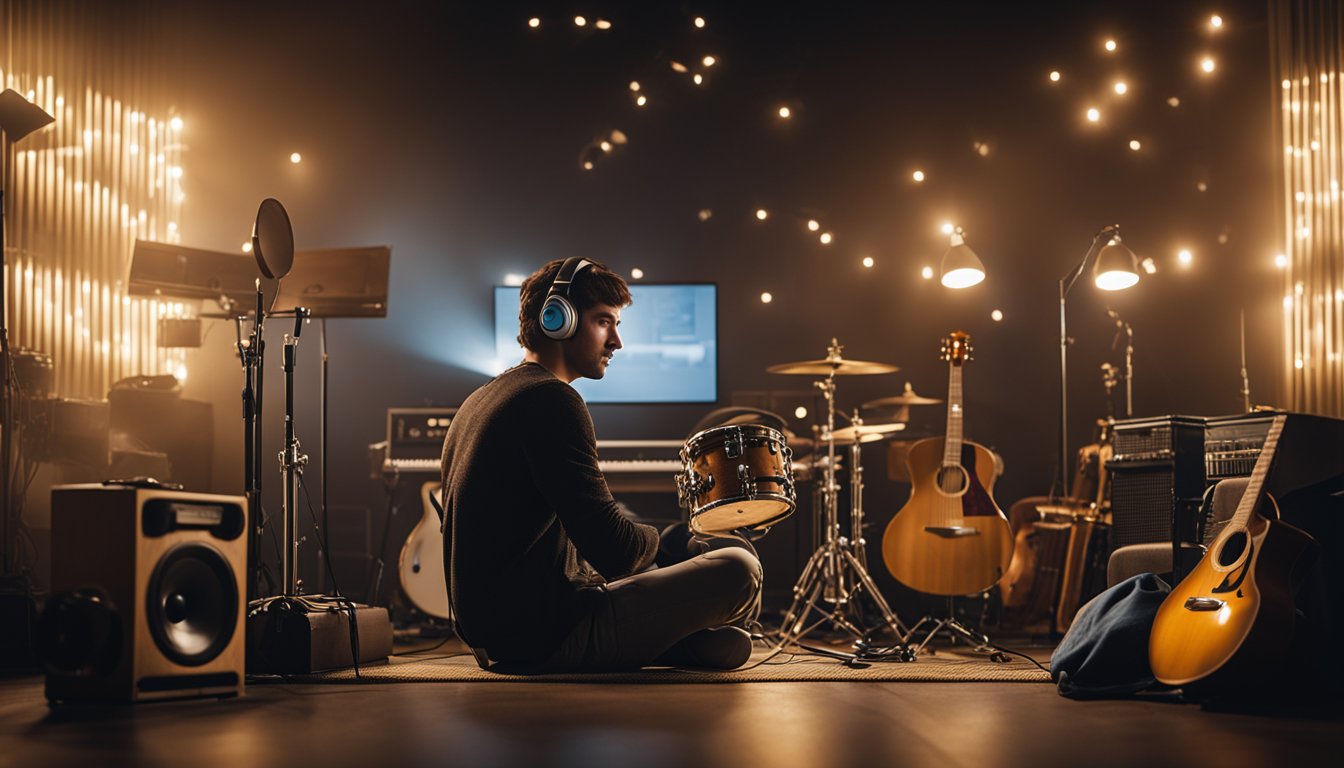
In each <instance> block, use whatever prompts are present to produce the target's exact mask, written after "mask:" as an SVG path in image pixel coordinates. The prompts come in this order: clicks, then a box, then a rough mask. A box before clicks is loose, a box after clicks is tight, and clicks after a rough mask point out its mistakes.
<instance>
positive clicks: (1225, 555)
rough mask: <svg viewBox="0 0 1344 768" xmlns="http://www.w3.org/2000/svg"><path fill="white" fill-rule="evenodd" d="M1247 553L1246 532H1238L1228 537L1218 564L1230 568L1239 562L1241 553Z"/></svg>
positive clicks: (1220, 552) (1221, 550)
mask: <svg viewBox="0 0 1344 768" xmlns="http://www.w3.org/2000/svg"><path fill="white" fill-rule="evenodd" d="M1244 551H1246V532H1245V531H1238V532H1236V533H1234V534H1232V535H1231V536H1229V537H1227V541H1226V542H1224V543H1223V548H1222V549H1220V550H1219V551H1218V564H1219V565H1221V566H1223V567H1224V568H1228V567H1230V566H1231V565H1233V564H1234V563H1236V562H1237V558H1239V557H1241V553H1242V552H1244Z"/></svg>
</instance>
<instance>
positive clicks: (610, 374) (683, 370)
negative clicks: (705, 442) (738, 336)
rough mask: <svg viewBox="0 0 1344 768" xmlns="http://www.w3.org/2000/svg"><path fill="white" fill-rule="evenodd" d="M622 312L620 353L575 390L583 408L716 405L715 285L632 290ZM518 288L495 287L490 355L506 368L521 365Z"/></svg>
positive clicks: (662, 285) (638, 286) (640, 286)
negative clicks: (602, 372)
mask: <svg viewBox="0 0 1344 768" xmlns="http://www.w3.org/2000/svg"><path fill="white" fill-rule="evenodd" d="M630 295H631V297H632V298H633V299H634V302H633V303H632V304H631V305H630V306H629V307H626V308H625V309H623V310H621V325H620V333H621V342H622V343H623V344H624V347H623V348H622V349H621V351H619V352H617V353H616V355H615V357H614V358H613V359H612V362H611V366H610V367H609V368H608V369H607V375H606V376H605V377H603V378H602V379H599V380H593V379H578V380H576V381H575V382H574V388H575V389H577V390H578V391H579V394H581V395H583V398H584V400H586V401H587V402H589V403H713V402H716V401H717V400H718V396H719V395H718V389H719V388H718V384H719V344H718V300H717V286H716V285H714V284H713V283H636V284H633V285H631V286H630ZM518 301H519V288H518V287H517V286H503V285H501V286H495V350H496V354H497V355H498V357H499V359H500V360H503V361H507V362H506V364H507V365H512V364H513V363H515V362H517V361H519V360H521V359H522V350H521V349H520V348H519V345H518V338H517V337H518Z"/></svg>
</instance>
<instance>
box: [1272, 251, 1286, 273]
mask: <svg viewBox="0 0 1344 768" xmlns="http://www.w3.org/2000/svg"><path fill="white" fill-rule="evenodd" d="M1274 267H1275V268H1276V269H1287V267H1288V257H1287V256H1285V255H1283V254H1282V253H1280V254H1276V255H1275V256H1274Z"/></svg>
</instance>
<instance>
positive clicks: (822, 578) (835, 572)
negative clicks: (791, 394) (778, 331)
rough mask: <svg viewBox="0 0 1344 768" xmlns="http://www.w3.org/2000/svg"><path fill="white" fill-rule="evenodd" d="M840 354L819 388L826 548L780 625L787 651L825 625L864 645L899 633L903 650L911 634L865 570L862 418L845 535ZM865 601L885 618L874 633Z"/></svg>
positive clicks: (835, 347)
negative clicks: (838, 456) (838, 417)
mask: <svg viewBox="0 0 1344 768" xmlns="http://www.w3.org/2000/svg"><path fill="white" fill-rule="evenodd" d="M840 349H841V348H840V346H839V344H837V343H836V342H835V341H834V340H832V343H831V346H830V348H829V349H828V353H829V357H828V359H834V360H835V361H837V364H836V366H835V368H833V369H832V370H831V371H830V372H829V373H828V374H827V375H826V378H824V379H822V380H820V381H815V382H813V385H814V386H815V387H817V389H819V390H821V393H822V396H823V397H824V398H825V399H826V428H825V430H824V431H823V434H822V439H823V440H825V442H826V458H827V460H826V466H825V471H824V473H823V476H822V483H823V486H822V493H821V500H822V505H821V513H822V529H823V532H822V543H821V546H820V547H818V548H817V550H816V551H815V552H813V553H812V556H811V557H810V558H808V561H807V564H806V565H805V566H804V567H803V572H802V574H801V575H800V576H799V578H798V582H797V583H796V584H795V585H794V588H793V603H792V604H791V605H790V606H789V610H788V612H787V613H785V614H784V621H783V623H782V624H781V625H780V630H779V632H780V637H779V639H780V643H781V646H783V645H787V644H790V643H795V642H797V641H798V640H800V639H802V638H803V637H804V636H805V635H807V634H808V633H809V632H811V631H813V630H814V629H816V628H818V627H820V626H822V625H825V624H830V625H831V626H833V627H835V628H838V629H840V630H843V631H844V632H846V633H848V634H850V635H852V636H854V637H855V638H856V639H857V640H859V641H860V642H861V643H866V642H867V641H868V640H869V639H870V638H871V636H872V635H873V634H874V633H875V632H878V631H881V630H883V629H891V630H892V631H893V632H895V633H896V637H897V638H898V639H899V640H900V643H901V644H904V642H905V638H906V636H907V634H908V633H907V631H906V630H905V627H904V625H902V624H901V621H900V619H898V618H897V617H896V614H895V613H894V612H892V610H891V607H890V606H889V605H888V604H887V601H886V599H884V598H883V597H882V593H881V592H880V591H879V590H878V588H877V584H876V583H874V581H873V578H872V576H871V575H869V573H868V567H867V565H865V563H866V562H867V555H866V550H865V542H864V538H863V468H862V466H861V465H860V450H861V445H860V439H859V434H860V432H859V430H858V427H861V426H862V422H861V421H860V420H859V418H858V414H857V413H856V414H855V415H854V417H853V419H852V421H853V422H854V424H853V426H854V428H855V429H854V433H855V434H854V440H853V443H852V444H851V446H850V461H851V465H850V470H849V471H850V488H851V494H850V536H849V537H848V538H846V537H844V536H842V535H841V533H840V519H839V518H840V515H839V490H840V486H839V483H837V482H836V476H835V471H836V462H835V442H836V438H835V374H836V369H837V368H838V367H839V364H840V359H841V358H840ZM864 597H866V598H867V599H868V600H869V601H871V603H872V605H873V606H874V607H875V608H876V609H877V611H878V614H879V616H880V618H881V624H880V626H878V627H875V628H872V629H865V628H864V627H863V624H864V623H865V622H864V619H863V615H862V605H861V602H860V599H861V598H864ZM809 622H810V623H809Z"/></svg>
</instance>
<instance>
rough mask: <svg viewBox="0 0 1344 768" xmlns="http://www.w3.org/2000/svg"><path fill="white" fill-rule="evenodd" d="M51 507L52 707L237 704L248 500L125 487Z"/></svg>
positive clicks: (85, 491)
mask: <svg viewBox="0 0 1344 768" xmlns="http://www.w3.org/2000/svg"><path fill="white" fill-rule="evenodd" d="M51 496H52V503H51V514H52V525H51V529H52V530H51V534H52V538H51V586H52V597H51V599H50V600H48V602H47V607H46V609H45V610H44V611H43V615H42V618H41V620H40V622H39V638H40V639H39V643H40V651H41V653H42V655H43V657H44V659H45V661H46V666H47V681H46V694H47V698H48V699H49V700H51V701H52V702H65V701H81V700H98V701H146V700H153V699H169V698H184V697H194V696H236V695H239V694H241V693H242V690H243V672H244V667H243V660H244V650H245V648H244V646H245V639H244V632H243V626H244V614H245V613H246V610H245V609H246V591H245V586H244V583H245V582H244V579H245V575H246V560H247V539H246V537H245V536H244V535H243V532H244V530H245V528H246V512H245V510H246V500H245V499H244V498H243V497H241V496H220V495H213V494H203V493H184V492H181V491H172V490H167V489H163V488H158V487H148V488H146V487H133V486H120V485H113V486H103V485H67V486H59V487H56V488H54V489H53V490H52V495H51Z"/></svg>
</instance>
